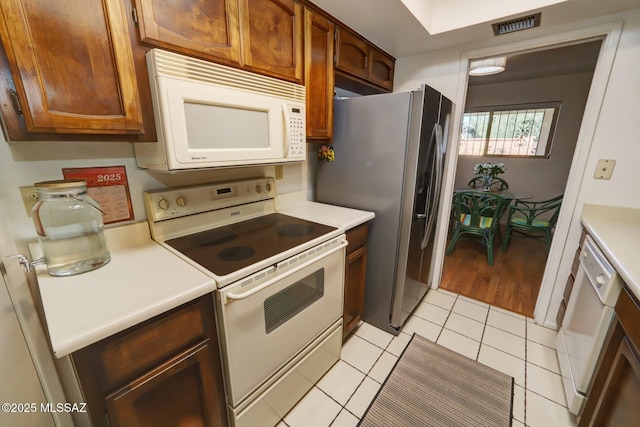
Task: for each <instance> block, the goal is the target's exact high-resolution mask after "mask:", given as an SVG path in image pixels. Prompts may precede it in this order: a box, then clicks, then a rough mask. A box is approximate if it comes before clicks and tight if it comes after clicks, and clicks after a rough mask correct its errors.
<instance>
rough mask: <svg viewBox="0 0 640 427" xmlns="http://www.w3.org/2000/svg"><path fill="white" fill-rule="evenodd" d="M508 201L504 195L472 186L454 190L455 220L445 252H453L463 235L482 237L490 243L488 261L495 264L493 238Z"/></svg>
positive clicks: (475, 237) (485, 242)
mask: <svg viewBox="0 0 640 427" xmlns="http://www.w3.org/2000/svg"><path fill="white" fill-rule="evenodd" d="M508 204H509V202H508V201H507V200H506V199H505V198H504V197H502V196H499V195H497V194H494V193H489V192H485V191H474V190H469V191H459V192H457V193H456V194H454V195H453V212H454V213H453V216H454V221H455V224H454V231H453V236H452V237H451V242H450V243H449V246H448V247H447V252H446V254H447V255H451V253H452V252H453V250H454V249H455V247H456V244H457V243H458V240H460V239H467V238H474V239H480V241H481V242H482V244H483V245H485V246H486V247H487V262H488V263H489V265H493V240H494V237H495V235H496V233H497V232H498V229H499V226H500V224H499V223H500V217H502V214H503V213H504V211H505V209H506V207H507V205H508Z"/></svg>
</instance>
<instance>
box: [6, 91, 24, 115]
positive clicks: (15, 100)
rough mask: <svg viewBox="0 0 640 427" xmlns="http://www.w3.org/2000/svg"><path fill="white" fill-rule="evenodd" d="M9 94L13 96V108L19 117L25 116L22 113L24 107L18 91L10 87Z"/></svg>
mask: <svg viewBox="0 0 640 427" xmlns="http://www.w3.org/2000/svg"><path fill="white" fill-rule="evenodd" d="M9 96H10V97H11V103H12V104H13V109H14V110H15V112H16V114H17V115H18V116H19V117H22V116H24V114H22V107H21V106H20V99H18V92H16V91H15V90H14V89H9Z"/></svg>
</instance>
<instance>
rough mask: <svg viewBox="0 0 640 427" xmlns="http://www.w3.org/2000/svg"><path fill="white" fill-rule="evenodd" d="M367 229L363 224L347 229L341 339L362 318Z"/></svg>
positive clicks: (365, 275)
mask: <svg viewBox="0 0 640 427" xmlns="http://www.w3.org/2000/svg"><path fill="white" fill-rule="evenodd" d="M368 230H369V228H368V226H367V225H366V224H363V225H360V226H358V227H356V228H354V229H352V230H349V231H347V241H348V242H349V246H347V257H346V262H345V275H344V309H343V314H342V321H343V327H342V328H343V329H342V337H343V339H344V338H346V337H347V336H349V335H350V334H351V332H353V330H354V329H355V328H356V327H357V326H358V323H359V322H360V319H362V312H363V310H364V291H365V283H366V278H367V234H368Z"/></svg>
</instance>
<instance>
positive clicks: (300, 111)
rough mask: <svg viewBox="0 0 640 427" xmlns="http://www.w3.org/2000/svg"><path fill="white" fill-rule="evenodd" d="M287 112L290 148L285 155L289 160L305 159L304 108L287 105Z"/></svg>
mask: <svg viewBox="0 0 640 427" xmlns="http://www.w3.org/2000/svg"><path fill="white" fill-rule="evenodd" d="M285 111H286V114H285V117H286V123H287V137H288V147H289V151H288V152H287V153H286V154H285V155H286V157H288V158H292V157H293V158H295V157H299V158H301V159H304V155H305V135H306V125H305V111H304V108H303V107H300V106H296V105H287V106H286V110H285Z"/></svg>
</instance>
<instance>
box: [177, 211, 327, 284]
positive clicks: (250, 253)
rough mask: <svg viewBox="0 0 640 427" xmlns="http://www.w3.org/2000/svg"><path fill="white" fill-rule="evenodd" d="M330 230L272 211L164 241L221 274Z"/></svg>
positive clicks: (215, 272) (293, 246) (290, 247)
mask: <svg viewBox="0 0 640 427" xmlns="http://www.w3.org/2000/svg"><path fill="white" fill-rule="evenodd" d="M334 230H336V228H335V227H330V226H327V225H322V224H318V223H316V222H311V221H306V220H304V219H300V218H295V217H291V216H288V215H283V214H278V213H274V214H269V215H265V216H261V217H258V218H253V219H249V220H246V221H241V222H238V223H235V224H230V225H226V226H223V227H219V228H214V229H211V230H207V231H202V232H200V233H196V234H191V235H189V236H184V237H178V238H176V239H171V240H167V241H166V243H167V244H168V245H169V246H171V247H173V248H175V249H176V250H178V251H179V252H181V253H182V254H184V255H185V256H187V257H189V258H190V259H192V260H193V261H195V262H197V263H198V264H200V265H201V266H203V267H204V268H206V269H207V270H209V271H211V272H212V273H214V274H216V275H218V276H225V275H227V274H230V273H233V272H234V271H237V270H240V269H242V268H244V267H247V266H249V265H251V264H254V263H256V262H259V261H262V260H264V259H267V258H270V257H272V256H274V255H276V254H279V253H281V252H284V251H287V250H289V249H292V248H295V247H296V246H298V245H301V244H303V243H306V242H308V241H310V240H313V239H315V238H317V237H320V236H322V235H324V234H327V233H330V232H331V231H334Z"/></svg>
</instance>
